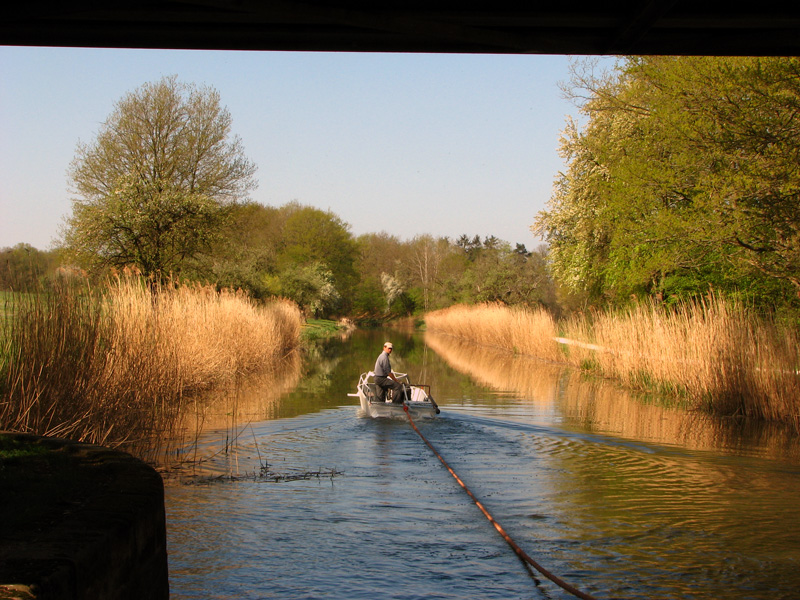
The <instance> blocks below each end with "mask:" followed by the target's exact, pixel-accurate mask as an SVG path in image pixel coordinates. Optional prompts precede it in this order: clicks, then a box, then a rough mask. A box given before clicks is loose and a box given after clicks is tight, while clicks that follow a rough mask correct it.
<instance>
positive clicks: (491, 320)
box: [425, 304, 560, 360]
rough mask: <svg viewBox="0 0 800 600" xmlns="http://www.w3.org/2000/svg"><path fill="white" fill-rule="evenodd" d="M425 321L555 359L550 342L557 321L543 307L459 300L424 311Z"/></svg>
mask: <svg viewBox="0 0 800 600" xmlns="http://www.w3.org/2000/svg"><path fill="white" fill-rule="evenodd" d="M425 325H426V327H427V328H428V329H430V330H431V331H438V332H441V333H446V334H449V335H453V336H456V337H459V338H462V339H467V340H470V341H472V342H475V343H477V344H480V345H483V346H492V347H495V348H500V349H502V350H508V351H511V352H515V353H517V354H526V355H530V356H537V357H539V358H543V359H546V360H558V359H559V357H560V353H559V351H558V347H557V345H556V344H555V343H554V342H553V338H554V337H555V336H556V332H557V323H556V321H555V320H554V319H553V317H552V316H551V315H550V313H549V312H547V311H546V310H544V309H536V310H532V309H525V308H521V307H508V306H504V305H501V304H479V305H470V306H467V305H463V304H459V305H456V306H451V307H449V308H445V309H442V310H438V311H434V312H431V313H428V314H426V315H425Z"/></svg>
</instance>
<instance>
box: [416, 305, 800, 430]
mask: <svg viewBox="0 0 800 600" xmlns="http://www.w3.org/2000/svg"><path fill="white" fill-rule="evenodd" d="M520 312H530V321H526V320H525V319H523V318H521V317H520V316H519V313H520ZM542 313H544V311H542V310H534V311H527V310H526V309H520V308H509V307H504V306H501V305H482V306H472V307H451V308H450V309H446V310H443V311H437V312H435V313H431V314H430V315H428V316H427V317H426V324H427V326H428V328H429V329H430V330H432V331H438V332H442V333H448V334H450V335H455V336H458V337H461V338H463V339H468V340H471V341H473V342H475V343H478V344H482V345H487V346H495V347H499V348H503V349H505V350H509V351H514V352H518V353H521V354H530V355H532V356H537V357H540V358H544V359H547V360H561V361H564V362H567V363H568V364H571V365H573V366H577V367H580V368H584V369H591V370H593V371H596V372H600V373H601V374H603V375H604V376H608V377H613V378H617V379H619V380H621V381H623V382H624V383H625V384H627V385H629V386H631V387H633V388H637V389H649V390H653V389H655V390H657V391H659V392H660V393H663V394H667V395H671V396H673V397H677V398H680V399H682V400H683V401H684V402H685V403H686V404H687V405H689V406H690V407H694V408H702V409H704V410H709V411H712V412H715V413H718V414H724V415H744V416H748V417H754V418H757V419H764V420H769V421H782V422H787V423H792V424H794V425H795V426H798V425H800V375H799V374H798V368H800V355H799V354H798V348H799V347H800V346H799V345H798V343H799V342H800V339H798V334H797V332H796V331H794V330H790V329H787V328H781V327H779V326H778V325H777V324H776V323H775V322H774V321H772V320H770V319H768V318H763V317H757V316H755V315H754V314H752V313H751V312H749V311H747V310H746V309H745V308H743V307H742V306H740V305H738V304H735V303H731V302H728V301H724V300H722V299H719V298H709V299H708V300H706V301H705V302H701V303H686V304H683V305H680V306H678V307H673V308H670V309H666V308H662V307H660V306H655V305H652V304H643V303H642V304H637V305H634V306H633V307H631V308H630V309H628V310H625V311H609V312H603V313H596V314H592V315H590V316H586V315H578V316H573V317H571V318H569V319H567V320H565V321H563V322H561V323H559V324H556V323H555V322H554V321H552V320H550V321H548V319H547V318H546V317H545V315H543V314H542ZM545 314H546V313H545ZM557 327H558V328H560V332H561V336H560V337H557V334H556V328H557ZM487 330H488V331H487ZM526 338H530V339H529V340H528V341H523V340H525V339H526ZM559 346H560V350H558V349H557V348H558V347H559ZM559 357H560V358H559Z"/></svg>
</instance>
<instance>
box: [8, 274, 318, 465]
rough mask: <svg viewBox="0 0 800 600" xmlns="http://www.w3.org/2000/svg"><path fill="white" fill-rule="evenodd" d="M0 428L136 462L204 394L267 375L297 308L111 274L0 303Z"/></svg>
mask: <svg viewBox="0 0 800 600" xmlns="http://www.w3.org/2000/svg"><path fill="white" fill-rule="evenodd" d="M5 306H6V309H4V312H6V313H13V316H11V317H9V316H6V318H5V319H4V320H0V328H1V330H0V429H5V430H12V431H21V432H30V433H36V434H40V435H51V436H60V437H67V438H70V439H75V440H79V441H87V442H91V443H97V444H105V445H112V446H116V445H123V446H124V447H125V448H126V449H130V451H132V452H134V453H137V454H140V455H145V456H143V458H150V457H149V456H146V455H147V454H148V453H152V452H155V451H156V448H157V446H158V442H159V440H163V439H164V437H166V436H169V435H171V434H174V433H175V431H174V429H175V427H177V426H179V423H180V419H181V415H182V412H183V411H185V410H186V407H187V406H188V405H189V404H190V401H191V399H192V398H195V397H196V396H197V395H198V394H200V393H201V392H203V391H206V390H209V389H212V388H215V387H218V386H225V385H232V384H233V383H234V382H235V381H236V380H237V378H240V377H241V376H243V375H247V374H251V373H258V372H264V371H269V370H270V369H274V368H276V367H277V365H279V364H280V363H281V362H282V361H283V360H284V359H285V358H286V357H287V356H289V355H290V354H291V353H292V352H293V351H294V350H295V349H296V348H297V346H298V344H299V339H300V330H301V325H302V318H301V314H300V312H299V310H298V309H297V307H296V305H294V304H293V303H290V302H286V301H274V302H272V303H270V304H267V305H258V304H255V303H254V302H253V301H251V300H250V299H249V298H248V297H246V296H245V295H243V294H240V293H235V292H226V291H223V292H218V291H217V290H216V289H214V288H213V287H211V286H199V285H180V284H166V285H161V286H157V287H153V286H151V285H149V284H148V283H147V282H146V281H144V280H142V279H141V278H138V277H132V276H130V277H119V278H116V279H113V280H111V281H110V282H109V284H108V285H107V286H105V287H103V288H102V289H92V288H89V287H88V286H87V285H86V284H85V283H84V284H83V285H75V284H74V283H73V284H68V283H62V284H59V285H57V286H56V287H55V289H54V290H53V291H51V292H47V293H41V294H27V295H19V296H14V297H13V299H12V300H11V302H8V298H6V302H5Z"/></svg>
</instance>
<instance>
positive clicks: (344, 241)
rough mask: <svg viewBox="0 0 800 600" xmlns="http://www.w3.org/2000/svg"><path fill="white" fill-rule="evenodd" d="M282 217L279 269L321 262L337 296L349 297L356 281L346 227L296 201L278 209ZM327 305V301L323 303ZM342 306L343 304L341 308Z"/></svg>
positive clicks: (353, 251) (354, 251)
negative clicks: (283, 216)
mask: <svg viewBox="0 0 800 600" xmlns="http://www.w3.org/2000/svg"><path fill="white" fill-rule="evenodd" d="M281 211H282V212H283V213H284V215H285V220H284V222H283V226H282V229H281V246H280V250H279V254H278V265H279V270H280V271H282V272H284V273H288V272H289V270H290V269H293V268H298V267H304V266H308V265H321V266H322V268H323V269H324V270H325V271H327V272H330V274H331V277H332V279H331V282H330V283H331V284H332V285H333V286H334V287H335V290H336V296H337V297H338V298H349V297H350V296H351V294H352V290H353V288H354V286H355V284H356V283H357V281H358V274H357V272H356V260H357V257H358V246H357V245H356V242H355V240H354V239H353V236H352V234H351V233H350V226H349V225H348V224H347V223H345V222H344V221H342V220H341V219H340V218H339V217H338V216H336V215H335V214H334V213H332V212H330V211H323V210H320V209H318V208H313V207H311V206H302V205H300V204H298V203H296V202H293V203H290V204H287V205H286V206H284V207H282V208H281ZM326 306H328V307H330V304H328V305H326ZM343 308H346V307H343Z"/></svg>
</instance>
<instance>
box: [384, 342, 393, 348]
mask: <svg viewBox="0 0 800 600" xmlns="http://www.w3.org/2000/svg"><path fill="white" fill-rule="evenodd" d="M383 347H384V348H393V346H392V342H386V343H385V344H384V345H383Z"/></svg>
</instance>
